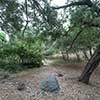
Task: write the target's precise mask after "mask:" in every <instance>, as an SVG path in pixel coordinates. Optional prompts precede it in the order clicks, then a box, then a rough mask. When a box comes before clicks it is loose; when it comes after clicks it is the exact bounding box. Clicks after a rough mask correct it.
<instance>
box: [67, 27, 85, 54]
mask: <svg viewBox="0 0 100 100" xmlns="http://www.w3.org/2000/svg"><path fill="white" fill-rule="evenodd" d="M82 31H83V30H82V29H81V30H80V31H79V32H78V33H77V35H76V36H75V38H74V39H73V41H72V43H71V44H70V47H69V48H68V49H67V50H66V53H67V52H69V51H70V50H71V49H72V47H73V44H74V43H75V41H76V40H77V38H78V37H79V35H80V34H81V33H82Z"/></svg>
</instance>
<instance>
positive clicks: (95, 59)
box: [79, 45, 100, 84]
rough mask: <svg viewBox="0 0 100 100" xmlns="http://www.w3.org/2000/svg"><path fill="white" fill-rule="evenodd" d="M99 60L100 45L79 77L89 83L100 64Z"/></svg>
mask: <svg viewBox="0 0 100 100" xmlns="http://www.w3.org/2000/svg"><path fill="white" fill-rule="evenodd" d="M99 62H100V45H99V46H98V47H97V49H96V50H95V52H94V54H93V55H92V57H91V58H90V60H89V61H88V63H87V64H86V66H85V69H84V71H83V72H82V74H81V76H80V78H79V81H81V82H83V83H86V84H88V83H89V79H90V76H91V74H92V73H93V71H94V70H95V69H96V68H97V66H98V65H99Z"/></svg>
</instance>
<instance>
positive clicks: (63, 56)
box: [61, 51, 67, 61]
mask: <svg viewBox="0 0 100 100" xmlns="http://www.w3.org/2000/svg"><path fill="white" fill-rule="evenodd" d="M61 54H62V58H63V60H64V61H66V60H67V59H66V57H65V54H64V52H63V51H61Z"/></svg>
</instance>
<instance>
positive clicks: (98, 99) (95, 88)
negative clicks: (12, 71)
mask: <svg viewBox="0 0 100 100" xmlns="http://www.w3.org/2000/svg"><path fill="white" fill-rule="evenodd" d="M83 67H84V64H83V63H76V64H75V63H74V64H68V63H67V64H66V63H61V62H54V60H53V61H52V60H48V61H47V65H45V66H42V67H41V68H35V69H32V70H28V71H24V72H21V73H19V74H17V75H16V76H15V77H10V78H8V79H4V80H1V81H0V100H100V72H99V71H98V69H100V68H98V69H97V71H96V72H95V74H94V75H93V76H92V78H91V80H90V83H91V84H89V85H86V84H83V83H80V82H78V81H77V80H78V77H79V75H80V74H81V71H82V68H83ZM50 74H54V75H56V77H57V79H58V82H59V85H60V92H59V93H57V94H55V93H47V92H43V91H41V89H40V87H39V86H40V84H39V83H40V81H41V80H42V79H44V78H46V77H47V76H48V75H50ZM21 83H24V85H25V86H24V88H25V89H23V90H22V91H19V90H17V87H18V85H19V84H21ZM22 86H23V85H22Z"/></svg>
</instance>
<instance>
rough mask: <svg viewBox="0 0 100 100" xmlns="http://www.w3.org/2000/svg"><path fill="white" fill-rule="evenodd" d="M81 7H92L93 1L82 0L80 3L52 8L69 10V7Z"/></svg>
mask: <svg viewBox="0 0 100 100" xmlns="http://www.w3.org/2000/svg"><path fill="white" fill-rule="evenodd" d="M80 5H87V6H89V7H92V6H93V3H92V2H91V0H82V1H79V2H72V3H70V4H67V5H64V6H60V7H52V8H53V9H61V8H67V7H71V6H80Z"/></svg>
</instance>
